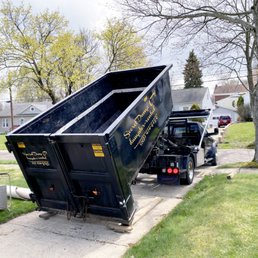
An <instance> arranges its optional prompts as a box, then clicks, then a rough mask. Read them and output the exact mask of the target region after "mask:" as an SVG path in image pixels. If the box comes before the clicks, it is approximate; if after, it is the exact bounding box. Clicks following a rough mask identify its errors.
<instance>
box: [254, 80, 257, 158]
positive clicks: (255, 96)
mask: <svg viewBox="0 0 258 258" xmlns="http://www.w3.org/2000/svg"><path fill="white" fill-rule="evenodd" d="M257 85H258V82H257V84H256V85H255V88H254V92H253V120H254V129H255V142H254V144H255V153H254V159H253V161H256V162H258V112H257V111H258V87H257Z"/></svg>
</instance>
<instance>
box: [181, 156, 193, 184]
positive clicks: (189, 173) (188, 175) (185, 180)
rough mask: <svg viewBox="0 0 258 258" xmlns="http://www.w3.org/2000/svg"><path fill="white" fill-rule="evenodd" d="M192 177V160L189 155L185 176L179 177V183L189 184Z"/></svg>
mask: <svg viewBox="0 0 258 258" xmlns="http://www.w3.org/2000/svg"><path fill="white" fill-rule="evenodd" d="M193 179H194V162H193V159H192V158H191V157H190V158H189V159H188V162H187V171H186V178H181V180H180V181H181V183H182V184H186V185H190V184H191V183H192V182H193Z"/></svg>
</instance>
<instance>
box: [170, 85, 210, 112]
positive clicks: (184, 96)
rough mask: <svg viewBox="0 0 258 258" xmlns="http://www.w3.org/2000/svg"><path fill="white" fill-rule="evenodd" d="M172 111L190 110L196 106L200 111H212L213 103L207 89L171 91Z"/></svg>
mask: <svg viewBox="0 0 258 258" xmlns="http://www.w3.org/2000/svg"><path fill="white" fill-rule="evenodd" d="M172 99H173V110H174V111H182V110H189V109H191V107H192V105H193V104H198V105H199V107H200V108H201V109H212V108H213V103H212V99H211V95H210V91H209V88H206V87H203V88H191V89H181V90H172Z"/></svg>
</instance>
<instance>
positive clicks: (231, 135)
mask: <svg viewBox="0 0 258 258" xmlns="http://www.w3.org/2000/svg"><path fill="white" fill-rule="evenodd" d="M254 139H255V131H254V124H253V123H252V122H247V123H237V124H232V125H230V126H229V127H228V128H227V129H226V133H225V137H224V140H223V143H222V144H219V148H222V149H238V148H254Z"/></svg>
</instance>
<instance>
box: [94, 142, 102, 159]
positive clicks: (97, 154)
mask: <svg viewBox="0 0 258 258" xmlns="http://www.w3.org/2000/svg"><path fill="white" fill-rule="evenodd" d="M92 149H93V152H94V156H95V157H98V158H103V157H105V154H104V152H103V148H102V146H101V145H100V144H92Z"/></svg>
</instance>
